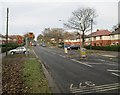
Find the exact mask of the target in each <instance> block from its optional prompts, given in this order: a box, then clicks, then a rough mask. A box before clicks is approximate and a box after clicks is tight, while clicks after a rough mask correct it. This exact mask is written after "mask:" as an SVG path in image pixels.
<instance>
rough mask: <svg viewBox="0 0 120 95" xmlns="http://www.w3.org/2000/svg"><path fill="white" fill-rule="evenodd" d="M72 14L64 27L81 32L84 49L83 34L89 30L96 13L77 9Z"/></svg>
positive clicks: (87, 9) (92, 10) (93, 10)
mask: <svg viewBox="0 0 120 95" xmlns="http://www.w3.org/2000/svg"><path fill="white" fill-rule="evenodd" d="M72 14H73V16H72V17H71V18H70V19H69V20H68V22H67V23H65V24H64V25H65V26H66V27H68V28H71V29H76V30H79V31H80V32H82V47H84V42H85V33H86V32H88V31H90V30H91V25H92V23H93V19H94V18H96V17H97V15H96V11H95V9H91V8H79V9H78V10H76V11H74V12H72ZM79 34H80V33H79Z"/></svg>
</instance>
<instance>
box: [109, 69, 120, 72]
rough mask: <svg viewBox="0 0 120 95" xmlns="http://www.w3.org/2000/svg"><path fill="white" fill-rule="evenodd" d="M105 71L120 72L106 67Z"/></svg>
mask: <svg viewBox="0 0 120 95" xmlns="http://www.w3.org/2000/svg"><path fill="white" fill-rule="evenodd" d="M107 71H110V72H120V70H110V69H107Z"/></svg>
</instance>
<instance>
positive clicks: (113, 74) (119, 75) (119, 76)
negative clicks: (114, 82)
mask: <svg viewBox="0 0 120 95" xmlns="http://www.w3.org/2000/svg"><path fill="white" fill-rule="evenodd" d="M112 74H113V75H115V76H118V77H120V75H119V74H116V73H112Z"/></svg>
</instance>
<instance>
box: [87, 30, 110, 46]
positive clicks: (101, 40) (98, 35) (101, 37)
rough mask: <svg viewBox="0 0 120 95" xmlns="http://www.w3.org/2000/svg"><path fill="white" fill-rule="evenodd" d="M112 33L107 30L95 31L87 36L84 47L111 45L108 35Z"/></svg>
mask: <svg viewBox="0 0 120 95" xmlns="http://www.w3.org/2000/svg"><path fill="white" fill-rule="evenodd" d="M111 33H112V32H110V31H108V30H97V31H96V32H93V33H92V34H90V35H88V36H87V37H86V39H85V45H90V44H91V43H92V46H106V45H110V44H111V39H110V34H111Z"/></svg>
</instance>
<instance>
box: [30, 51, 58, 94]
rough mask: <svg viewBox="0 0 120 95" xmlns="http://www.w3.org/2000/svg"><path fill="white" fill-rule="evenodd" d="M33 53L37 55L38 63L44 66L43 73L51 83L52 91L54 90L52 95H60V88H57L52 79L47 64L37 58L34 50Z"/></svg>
mask: <svg viewBox="0 0 120 95" xmlns="http://www.w3.org/2000/svg"><path fill="white" fill-rule="evenodd" d="M32 50H33V49H32ZM33 53H34V54H35V56H36V58H38V61H39V62H40V63H41V64H42V68H43V72H44V74H45V77H46V78H47V81H48V83H49V87H50V89H51V90H52V93H60V90H59V88H58V87H57V86H56V84H55V82H54V80H53V78H52V77H51V75H50V73H49V72H48V70H47V69H46V66H45V64H46V63H45V62H44V61H43V60H42V59H41V58H40V57H38V56H37V54H36V53H35V51H34V50H33Z"/></svg>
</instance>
